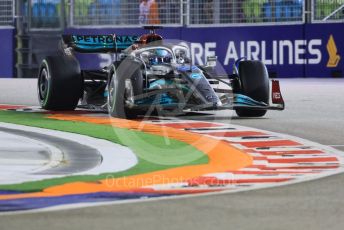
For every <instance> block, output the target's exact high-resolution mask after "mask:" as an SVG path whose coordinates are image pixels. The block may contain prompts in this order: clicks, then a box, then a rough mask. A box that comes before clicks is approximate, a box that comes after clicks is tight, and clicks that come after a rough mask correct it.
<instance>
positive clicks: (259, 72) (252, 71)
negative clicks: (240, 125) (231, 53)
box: [235, 61, 269, 117]
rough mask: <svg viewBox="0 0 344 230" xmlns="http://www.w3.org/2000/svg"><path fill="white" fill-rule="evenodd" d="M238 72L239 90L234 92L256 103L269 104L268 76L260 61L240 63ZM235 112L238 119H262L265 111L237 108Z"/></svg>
mask: <svg viewBox="0 0 344 230" xmlns="http://www.w3.org/2000/svg"><path fill="white" fill-rule="evenodd" d="M238 71H239V73H238V75H239V81H240V84H239V85H240V88H239V89H236V91H237V92H238V93H241V94H243V95H246V96H248V97H250V98H252V99H254V100H256V101H260V102H264V103H266V104H269V75H268V72H267V70H266V67H265V65H264V64H263V63H262V62H260V61H241V62H239V68H238ZM235 112H236V113H237V115H238V116H239V117H262V116H264V115H265V114H266V112H267V110H266V109H250V108H237V109H235Z"/></svg>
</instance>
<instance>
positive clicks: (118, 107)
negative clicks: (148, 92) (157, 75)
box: [108, 61, 143, 119]
mask: <svg viewBox="0 0 344 230" xmlns="http://www.w3.org/2000/svg"><path fill="white" fill-rule="evenodd" d="M127 65H128V66H127ZM109 79H110V80H109V85H108V91H109V93H108V111H109V114H110V115H111V116H113V117H119V118H128V119H133V118H137V116H138V114H139V112H140V111H136V110H134V109H132V108H130V104H132V105H133V104H134V99H133V98H134V96H136V95H140V94H142V92H143V77H142V72H141V69H140V65H136V63H134V62H128V61H124V62H122V63H121V64H120V65H119V66H118V63H115V64H113V65H112V66H111V69H110V76H109Z"/></svg>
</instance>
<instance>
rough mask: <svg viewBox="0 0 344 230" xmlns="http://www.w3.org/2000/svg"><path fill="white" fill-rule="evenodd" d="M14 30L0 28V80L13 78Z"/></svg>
mask: <svg viewBox="0 0 344 230" xmlns="http://www.w3.org/2000/svg"><path fill="white" fill-rule="evenodd" d="M13 70H14V29H13V28H0V78H4V77H13V76H14V72H13Z"/></svg>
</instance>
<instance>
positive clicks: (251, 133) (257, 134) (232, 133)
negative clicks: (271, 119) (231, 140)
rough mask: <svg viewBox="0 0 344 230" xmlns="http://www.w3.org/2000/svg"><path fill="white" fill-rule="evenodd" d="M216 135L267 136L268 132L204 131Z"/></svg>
mask: <svg viewBox="0 0 344 230" xmlns="http://www.w3.org/2000/svg"><path fill="white" fill-rule="evenodd" d="M203 134H207V135H211V136H216V137H245V136H265V135H267V134H265V133H262V132H256V131H233V132H207V133H203Z"/></svg>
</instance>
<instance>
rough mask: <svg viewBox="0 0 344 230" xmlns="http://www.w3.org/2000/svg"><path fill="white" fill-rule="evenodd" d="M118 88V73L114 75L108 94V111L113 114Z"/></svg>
mask: <svg viewBox="0 0 344 230" xmlns="http://www.w3.org/2000/svg"><path fill="white" fill-rule="evenodd" d="M116 86H117V76H116V71H114V73H113V74H112V79H111V82H110V84H109V89H108V90H109V93H108V110H109V112H113V110H114V108H115V102H116Z"/></svg>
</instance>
